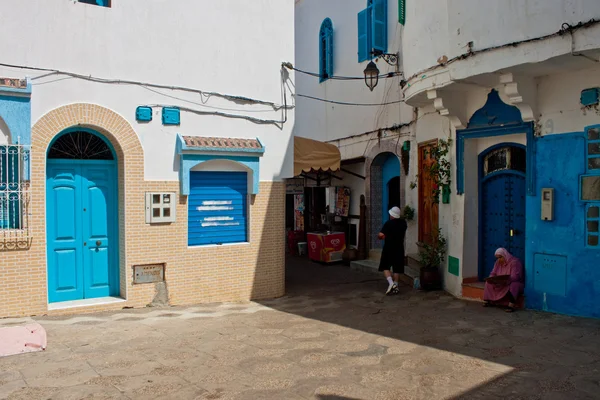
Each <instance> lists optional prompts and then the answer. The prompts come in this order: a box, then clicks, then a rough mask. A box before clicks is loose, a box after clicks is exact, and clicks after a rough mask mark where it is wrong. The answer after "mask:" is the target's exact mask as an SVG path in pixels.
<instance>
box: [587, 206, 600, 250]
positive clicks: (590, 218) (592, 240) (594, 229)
mask: <svg viewBox="0 0 600 400" xmlns="http://www.w3.org/2000/svg"><path fill="white" fill-rule="evenodd" d="M599 225H600V204H588V205H587V207H586V218H585V237H586V244H587V246H588V247H600V244H599V242H598V238H599V235H600V229H599Z"/></svg>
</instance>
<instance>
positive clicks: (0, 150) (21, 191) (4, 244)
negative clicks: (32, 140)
mask: <svg viewBox="0 0 600 400" xmlns="http://www.w3.org/2000/svg"><path fill="white" fill-rule="evenodd" d="M28 169H29V148H28V146H23V145H15V144H9V145H0V251H2V250H17V249H24V248H28V247H29V245H30V241H31V237H30V234H29V233H30V232H29V202H30V185H29V179H28V175H29V174H28V172H29V171H28Z"/></svg>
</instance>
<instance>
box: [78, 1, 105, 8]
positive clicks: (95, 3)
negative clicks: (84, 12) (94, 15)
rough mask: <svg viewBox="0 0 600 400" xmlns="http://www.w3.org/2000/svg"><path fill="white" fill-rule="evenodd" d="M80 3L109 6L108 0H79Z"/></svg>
mask: <svg viewBox="0 0 600 400" xmlns="http://www.w3.org/2000/svg"><path fill="white" fill-rule="evenodd" d="M79 2H80V3H85V4H93V5H95V6H100V7H110V0H79Z"/></svg>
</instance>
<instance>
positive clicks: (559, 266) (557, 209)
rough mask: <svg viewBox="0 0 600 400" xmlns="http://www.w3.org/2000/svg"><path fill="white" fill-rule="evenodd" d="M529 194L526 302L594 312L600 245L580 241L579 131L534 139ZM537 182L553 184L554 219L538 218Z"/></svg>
mask: <svg viewBox="0 0 600 400" xmlns="http://www.w3.org/2000/svg"><path fill="white" fill-rule="evenodd" d="M536 142H537V143H536V162H535V166H534V167H535V174H536V182H535V183H536V184H535V195H534V196H528V197H527V232H526V241H527V243H526V259H525V271H526V272H525V274H526V275H525V278H526V289H525V290H526V296H527V308H531V309H535V310H543V311H550V312H556V313H561V314H570V315H578V316H586V317H595V318H600V302H599V301H600V300H599V299H600V249H598V248H596V249H594V248H589V247H586V237H585V206H586V203H585V202H582V201H580V200H579V176H580V175H581V174H585V173H586V165H585V154H586V149H585V146H586V142H585V137H584V135H583V133H570V134H559V135H551V136H546V137H543V138H540V139H536ZM542 188H554V220H553V221H543V220H542V219H541V198H540V193H541V189H542Z"/></svg>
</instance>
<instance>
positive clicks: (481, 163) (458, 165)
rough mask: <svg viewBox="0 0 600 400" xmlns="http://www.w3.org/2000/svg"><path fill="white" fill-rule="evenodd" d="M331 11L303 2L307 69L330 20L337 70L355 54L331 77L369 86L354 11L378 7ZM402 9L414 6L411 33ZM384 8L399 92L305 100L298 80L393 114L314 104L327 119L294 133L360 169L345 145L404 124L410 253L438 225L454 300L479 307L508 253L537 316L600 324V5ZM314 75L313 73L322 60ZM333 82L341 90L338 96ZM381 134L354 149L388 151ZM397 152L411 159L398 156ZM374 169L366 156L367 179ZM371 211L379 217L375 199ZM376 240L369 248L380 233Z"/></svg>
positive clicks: (346, 86) (588, 0)
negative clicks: (330, 144) (440, 161)
mask: <svg viewBox="0 0 600 400" xmlns="http://www.w3.org/2000/svg"><path fill="white" fill-rule="evenodd" d="M326 3H327V5H322V4H317V2H310V1H307V0H305V1H302V2H297V5H296V9H297V16H296V20H297V21H300V23H298V22H297V24H298V26H307V27H308V28H307V29H306V30H305V31H303V32H302V34H301V35H300V34H299V32H298V28H297V31H296V41H297V45H296V49H297V56H296V58H297V60H298V61H297V62H298V63H300V62H301V61H300V60H301V55H302V56H303V55H304V54H305V53H306V54H309V53H310V51H307V50H304V49H307V48H312V50H313V52H314V54H318V53H317V47H316V45H317V42H318V41H317V37H316V36H315V35H316V33H314V34H313V32H318V21H319V20H320V19H323V18H325V17H330V18H331V20H332V21H333V26H334V49H335V51H336V53H335V55H334V60H336V61H337V60H338V58H335V57H337V56H339V57H342V56H341V54H346V56H344V57H345V58H344V59H340V60H339V61H338V63H334V76H335V75H340V76H343V75H353V76H356V75H361V69H362V68H360V67H359V66H358V65H356V58H354V60H352V55H353V54H356V52H357V47H358V46H359V45H358V40H357V32H358V31H357V14H358V13H359V12H360V11H361V8H363V7H367V6H368V2H366V1H365V2H361V1H359V2H352V4H351V5H350V4H348V5H346V6H345V7H343V8H342V7H340V6H339V4H337V6H338V7H337V8H336V4H335V3H336V2H335V1H331V2H326ZM345 4H346V3H345ZM309 5H310V6H309ZM329 7H331V8H330V9H328V8H329ZM398 7H400V9H402V8H403V9H404V14H403V16H404V20H403V21H402V22H403V24H402V23H399V18H398V16H399V14H398ZM309 8H310V11H307V10H308V9H309ZM387 8H388V39H389V40H388V51H387V52H388V53H395V52H396V51H398V52H399V53H400V59H401V67H400V71H401V73H402V76H401V77H399V78H398V80H400V79H402V82H401V83H400V82H396V83H394V84H393V87H392V88H389V92H388V87H387V86H385V85H384V86H381V87H380V86H378V87H377V88H376V89H375V90H374V91H373V93H370V92H369V91H368V90H366V86H365V85H364V84H363V85H362V86H361V85H360V83H359V81H356V82H353V81H350V82H349V81H339V82H338V81H334V80H332V82H331V83H329V81H326V82H325V85H323V83H320V84H319V83H318V82H314V81H311V82H312V83H311V84H310V86H309V88H310V89H309V88H307V87H305V86H303V82H305V81H304V79H307V78H305V77H298V91H300V90H310V91H312V92H313V93H319V96H318V97H324V98H326V99H335V100H338V99H343V100H345V101H352V102H356V103H360V102H363V103H367V102H369V103H385V102H386V101H388V100H389V98H394V99H402V100H404V102H405V104H404V105H396V106H394V107H395V108H394V111H393V112H389V113H388V114H386V115H387V117H388V119H387V120H385V121H380V119H379V118H380V117H379V116H380V114H381V113H378V112H373V111H372V110H371V111H369V109H366V107H365V108H364V109H363V108H358V107H356V108H354V107H353V108H352V111H351V112H346V114H345V115H344V114H343V113H344V111H338V109H339V108H341V107H338V106H335V109H334V106H333V105H319V106H317V105H314V104H313V105H312V107H313V108H314V107H318V108H319V110H320V112H319V111H313V112H312V114H311V115H313V116H314V117H313V118H312V122H311V124H313V125H311V126H310V128H307V129H306V130H304V129H299V128H298V127H299V126H300V124H301V123H304V120H305V118H302V119H300V120H299V122H298V124H297V128H296V129H297V132H303V133H304V132H314V134H315V135H317V136H314V137H319V136H318V135H319V134H321V135H325V136H326V137H327V138H331V139H335V141H334V143H336V144H338V145H339V146H340V150H341V151H342V156H343V158H344V157H345V158H352V157H356V156H357V155H356V154H354V153H351V152H348V151H347V150H345V149H346V148H354V147H353V146H358V144H353V145H351V146H346V145H347V144H348V143H350V142H354V141H356V142H358V141H359V140H358V139H357V137H353V135H356V134H359V133H360V132H361V131H368V130H376V131H377V130H379V129H382V130H383V131H384V132H385V131H386V129H385V128H388V127H390V126H392V127H393V126H394V125H400V126H402V125H404V124H407V123H408V124H409V125H407V126H406V127H404V128H402V129H401V130H400V140H399V141H398V142H399V143H400V144H402V143H403V142H404V140H405V139H404V137H403V135H406V137H407V138H409V140H410V143H411V146H410V152H409V157H410V159H409V162H408V164H409V170H408V173H407V174H406V176H404V183H403V185H401V188H402V189H401V191H403V204H409V205H413V206H414V208H415V209H416V212H417V217H416V218H415V222H414V223H413V225H414V229H412V230H410V229H409V234H408V238H407V247H408V249H409V252H411V251H413V250H414V247H413V248H412V249H411V246H412V243H415V242H416V241H420V240H423V239H427V236H428V235H429V234H430V232H433V231H434V230H435V229H437V227H439V228H441V232H442V234H443V235H444V236H445V237H446V238H447V240H448V247H447V257H446V260H445V261H444V263H443V264H444V265H442V266H441V270H442V272H443V281H444V288H445V289H446V290H447V291H448V292H450V293H452V294H454V295H456V296H465V297H480V296H481V287H482V286H483V284H482V283H481V281H482V280H483V279H484V278H485V277H486V276H488V275H489V272H490V270H491V268H492V266H493V262H494V257H493V252H494V250H495V249H496V248H498V247H506V248H507V249H508V250H509V251H511V252H512V253H513V254H514V255H517V256H518V257H519V258H520V259H521V260H522V261H523V263H524V265H525V275H526V276H525V285H526V290H525V304H526V306H527V307H531V308H535V309H541V310H548V311H555V312H561V313H568V314H578V315H587V316H595V317H598V316H600V314H599V311H598V308H597V307H595V306H594V304H595V302H594V301H593V298H595V297H596V296H597V295H598V294H599V293H600V275H599V271H598V268H597V266H598V265H600V247H598V224H599V219H598V212H599V211H598V210H599V202H600V183H599V182H600V178H599V177H598V175H599V174H600V171H599V169H600V156H599V153H600V142H599V140H600V137H599V136H598V124H600V119H599V116H598V112H597V107H598V86H599V84H598V76H599V72H600V70H599V67H598V63H599V61H600V58H599V56H600V53H599V50H600V25H599V24H598V20H599V19H600V4H599V3H598V2H596V1H593V0H574V1H559V0H555V1H544V2H538V1H528V0H492V1H487V2H485V5H483V4H482V2H480V1H476V0H443V1H437V0H435V1H434V0H430V1H419V2H416V1H411V0H405V1H404V0H400V1H395V0H394V1H391V0H390V1H388V2H387ZM336 10H338V13H340V14H343V16H341V15H336ZM299 11H300V12H299ZM400 14H402V13H400ZM302 15H311V20H314V21H313V22H312V23H311V24H307V23H306V22H305V21H306V20H307V19H308V17H304V19H299V18H300V17H301V16H302ZM332 16H333V17H332ZM340 36H342V38H340ZM338 40H339V41H338ZM342 47H343V49H341V48H342ZM302 59H304V57H302ZM351 61H353V62H352V63H351ZM340 63H341V64H342V65H341V66H339V64H340ZM310 64H312V65H315V64H317V63H316V61H315V59H313V61H311V62H310ZM352 65H354V66H353V67H352ZM378 65H379V67H380V69H381V70H382V71H384V72H387V71H388V70H387V69H383V68H381V66H382V65H385V64H384V63H383V61H382V60H381V59H380V60H379V62H378ZM348 66H350V67H348ZM338 67H339V69H337V68H338ZM299 68H300V67H299ZM304 68H309V66H308V65H307V66H304ZM315 68H316V67H312V68H310V70H311V71H314V69H315ZM346 68H351V71H350V70H348V69H346ZM390 80H394V79H390ZM336 84H337V85H338V86H339V87H340V88H339V89H337V92H336V91H334V89H330V88H332V87H333V86H334V85H336ZM381 84H382V83H381V81H380V85H381ZM327 85H329V86H327ZM319 91H320V92H319ZM344 92H345V93H344ZM388 93H389V94H388ZM334 96H336V97H335V98H334ZM337 96H340V97H337ZM390 96H392V97H390ZM298 104H300V100H299V101H298ZM387 107H392V106H387ZM410 107H412V108H413V109H414V110H415V112H414V115H413V113H412V112H411V111H410V110H411V108H410ZM343 110H346V109H343ZM363 110H365V111H363ZM299 112H300V113H302V111H299ZM338 115H339V118H338ZM366 121H368V122H366ZM361 123H362V124H363V125H361ZM364 124H367V125H366V126H365V125H364ZM338 127H342V128H338ZM321 132H326V133H321ZM394 134H396V132H393V131H390V130H387V135H394ZM379 136H381V137H375V138H374V137H373V136H371V137H369V136H368V135H365V136H364V137H365V138H366V142H367V143H368V145H365V144H364V143H363V150H362V151H360V150H357V151H356V152H357V153H362V154H363V155H366V154H368V153H369V152H370V151H371V150H370V149H371V148H374V147H375V146H385V145H384V144H382V143H385V133H383V134H380V135H379ZM321 137H323V136H321ZM359 137H360V136H359ZM396 140H397V139H396ZM439 140H446V141H449V142H450V146H449V149H448V154H447V156H445V157H444V159H446V160H447V161H448V162H449V170H448V171H449V172H450V179H449V185H445V187H443V188H441V189H442V192H446V193H445V194H446V196H440V199H439V200H440V201H439V204H437V205H435V206H432V203H431V187H430V186H427V185H431V182H423V179H424V171H425V169H426V167H427V165H428V163H430V161H428V159H427V154H428V152H429V151H430V149H431V148H432V146H434V147H435V146H436V145H439V143H440V142H439ZM374 141H375V142H376V143H373V142H374ZM394 149H395V148H394ZM397 155H398V156H399V157H400V161H401V162H402V154H401V153H397ZM368 163H369V161H368V159H367V158H365V165H366V166H365V169H364V170H363V172H364V174H365V175H366V177H367V178H368V177H369V176H368V171H367V168H368V165H369V164H368ZM402 169H403V168H401V170H400V175H401V176H402V174H403V173H404V171H403V170H402ZM411 182H412V184H411ZM440 183H447V181H444V180H442V181H441V182H440ZM356 187H357V190H358V187H359V184H357V186H356ZM372 189H373V188H372V187H370V186H369V185H365V189H364V190H365V194H366V195H367V198H369V197H370V198H373V197H374V196H373V194H372V193H371V194H370V195H369V193H368V191H369V190H372ZM434 189H436V188H435V187H434ZM437 189H440V188H437ZM368 203H369V202H368ZM368 206H369V207H370V210H369V214H370V215H372V214H373V206H374V204H373V202H371V204H368ZM375 206H377V205H375ZM432 210H434V211H432ZM378 212H379V211H376V212H375V213H376V214H377V213H378ZM424 214H425V215H426V217H425V216H424ZM409 226H410V224H409ZM424 233H425V235H424ZM369 235H371V237H370V242H371V243H372V242H373V240H372V239H373V230H371V231H370V233H369ZM425 241H426V240H425Z"/></svg>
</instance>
